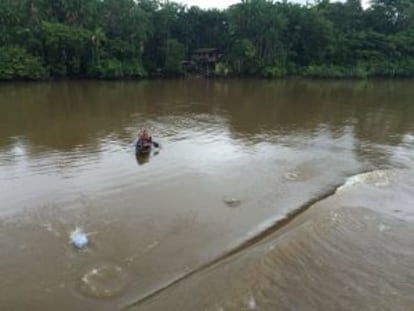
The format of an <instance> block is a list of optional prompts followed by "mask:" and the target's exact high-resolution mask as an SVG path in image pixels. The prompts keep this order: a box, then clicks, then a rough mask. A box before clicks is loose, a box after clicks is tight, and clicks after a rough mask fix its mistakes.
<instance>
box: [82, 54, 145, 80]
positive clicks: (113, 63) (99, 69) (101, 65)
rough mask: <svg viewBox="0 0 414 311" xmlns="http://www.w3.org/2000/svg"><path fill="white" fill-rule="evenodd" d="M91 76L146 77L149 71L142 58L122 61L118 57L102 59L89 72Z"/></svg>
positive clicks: (109, 77)
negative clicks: (145, 68)
mask: <svg viewBox="0 0 414 311" xmlns="http://www.w3.org/2000/svg"><path fill="white" fill-rule="evenodd" d="M89 76H90V77H96V78H100V79H119V78H144V77H146V76H147V73H146V72H145V70H144V67H143V66H142V63H141V60H138V59H133V60H130V61H120V60H118V59H114V58H112V59H101V60H100V61H99V62H98V63H97V64H96V65H95V66H93V67H92V68H91V71H90V72H89Z"/></svg>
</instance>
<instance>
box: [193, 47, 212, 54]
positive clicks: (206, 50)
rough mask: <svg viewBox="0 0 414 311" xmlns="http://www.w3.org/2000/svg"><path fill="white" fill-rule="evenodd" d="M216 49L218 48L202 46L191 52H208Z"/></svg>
mask: <svg viewBox="0 0 414 311" xmlns="http://www.w3.org/2000/svg"><path fill="white" fill-rule="evenodd" d="M216 51H218V48H202V49H197V50H194V51H193V53H194V54H199V53H210V52H216Z"/></svg>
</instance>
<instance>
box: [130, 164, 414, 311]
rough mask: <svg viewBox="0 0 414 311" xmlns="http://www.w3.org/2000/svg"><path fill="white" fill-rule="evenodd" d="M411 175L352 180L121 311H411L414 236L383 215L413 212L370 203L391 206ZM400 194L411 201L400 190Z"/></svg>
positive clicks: (386, 173) (401, 223) (395, 172)
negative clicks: (218, 258)
mask: <svg viewBox="0 0 414 311" xmlns="http://www.w3.org/2000/svg"><path fill="white" fill-rule="evenodd" d="M413 176H414V174H413V171H412V170H380V171H373V172H367V173H363V174H358V175H355V176H352V177H350V178H349V179H348V180H347V181H346V182H345V183H344V184H343V185H342V186H340V187H338V188H337V189H336V191H333V192H332V195H330V196H329V197H327V198H324V199H322V200H320V201H318V202H315V204H312V205H311V206H309V207H308V208H306V209H303V210H302V211H301V213H300V214H295V215H293V216H292V217H293V218H291V219H289V221H288V222H285V223H284V226H282V227H280V226H278V227H273V229H272V230H267V231H265V233H266V234H261V235H260V238H257V239H254V243H250V244H249V245H245V246H244V247H241V248H239V249H238V250H235V251H233V252H231V254H229V255H228V256H225V257H223V258H221V259H220V260H218V261H215V262H214V263H213V264H211V265H207V266H206V267H204V268H202V269H200V270H198V271H197V273H191V274H189V275H188V276H187V277H183V278H182V279H181V280H180V281H177V282H173V283H172V284H170V285H169V286H166V287H165V288H164V289H163V290H160V291H157V292H155V293H154V294H152V295H151V296H149V297H148V298H145V299H141V300H140V301H139V302H135V303H133V304H131V305H130V306H129V307H126V308H125V309H126V310H144V311H145V310H164V309H165V310H166V309H168V310H344V311H345V310H350V309H360V310H379V309H381V310H409V308H410V307H411V306H412V305H414V298H413V297H412V295H411V294H410V293H412V292H414V283H413V282H407V280H412V279H414V230H413V227H412V225H410V224H409V223H407V222H406V221H407V219H405V220H400V219H399V218H395V217H390V216H386V215H385V214H384V212H391V213H392V211H394V212H393V216H396V213H395V209H396V208H397V206H398V209H399V210H405V211H406V212H407V214H406V216H408V215H409V214H410V213H412V212H413V211H412V207H411V206H412V205H410V206H407V205H406V203H407V202H406V201H405V200H404V199H403V200H400V201H394V204H392V207H390V206H388V205H387V204H380V205H377V204H375V201H373V199H372V196H376V197H377V200H376V201H377V202H387V203H389V202H390V201H389V200H390V198H394V195H395V189H394V188H395V187H396V188H398V187H401V186H402V185H407V183H408V184H409V185H408V186H411V185H410V183H411V180H412V177H413ZM411 189H412V188H411ZM400 194H401V195H402V196H409V199H410V200H411V202H413V200H414V196H413V194H412V193H411V192H409V193H408V192H407V193H406V192H405V190H404V187H403V190H401V192H400ZM366 197H369V200H366V199H364V198H366ZM410 209H411V210H410ZM398 216H399V217H401V214H399V215H398ZM389 262H393V264H392V265H391V266H390V265H389ZM178 301H179V302H178Z"/></svg>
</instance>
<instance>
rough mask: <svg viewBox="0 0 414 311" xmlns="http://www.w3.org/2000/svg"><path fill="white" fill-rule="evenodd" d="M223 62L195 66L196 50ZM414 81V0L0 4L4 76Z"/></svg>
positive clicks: (40, 0) (44, 0)
mask: <svg viewBox="0 0 414 311" xmlns="http://www.w3.org/2000/svg"><path fill="white" fill-rule="evenodd" d="M200 48H216V49H218V51H220V58H219V59H216V60H214V61H212V62H209V61H208V60H205V61H204V62H201V63H200V62H198V63H195V64H194V63H193V62H191V61H189V62H183V60H191V55H192V53H193V51H195V50H197V49H200ZM188 70H190V71H192V72H195V73H208V74H211V75H214V76H255V77H267V78H274V77H283V76H287V75H295V76H313V77H337V78H341V77H358V78H366V77H370V76H383V77H407V76H408V77H413V76H414V1H412V0H371V6H370V7H369V8H367V9H363V8H362V7H361V3H360V1H359V0H347V1H346V2H345V3H340V2H330V1H329V0H315V4H314V5H306V6H304V5H299V4H292V3H289V2H287V1H281V2H275V1H271V0H242V1H241V2H240V3H238V4H236V5H233V6H231V7H229V8H228V9H226V10H224V11H219V10H202V9H200V8H198V7H186V6H184V5H181V4H177V3H175V2H169V1H159V0H0V80H19V79H23V80H27V79H31V80H38V79H46V78H91V79H96V78H98V79H117V78H133V79H139V78H145V77H153V76H158V77H160V76H161V77H169V76H182V75H184V74H185V73H186V72H188Z"/></svg>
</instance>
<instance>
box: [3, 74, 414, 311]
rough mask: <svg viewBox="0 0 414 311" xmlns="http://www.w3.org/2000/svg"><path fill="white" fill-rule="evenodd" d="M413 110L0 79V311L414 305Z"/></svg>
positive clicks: (296, 91) (283, 89) (338, 85)
mask: <svg viewBox="0 0 414 311" xmlns="http://www.w3.org/2000/svg"><path fill="white" fill-rule="evenodd" d="M413 103H414V81H413V80H402V81H382V80H378V81H309V80H295V79H292V80H281V81H265V80H229V81H227V80H223V81H221V80H218V81H214V80H203V79H194V80H178V81H142V82H133V81H126V82H94V81H79V82H78V81H70V82H53V83H29V84H25V83H17V84H1V85H0V310H16V311H23V310H24V311H26V310H33V311H37V310H42V311H43V310H60V311H65V310H71V311H74V310H75V311H76V310H103V311H106V310H108V311H113V310H137V311H140V310H157V311H158V310H168V311H169V310H177V311H178V310H189V311H194V310H216V311H225V310H292V311H297V310H305V311H308V310H344V311H348V310H392V311H395V310H401V311H406V310H407V311H411V310H414V104H413ZM144 127H145V128H148V129H150V131H151V133H152V135H153V139H154V140H155V141H157V142H159V143H160V144H161V148H159V149H154V150H153V151H152V152H151V154H150V155H149V156H147V157H138V158H137V157H136V156H135V149H134V142H135V139H136V135H137V132H138V131H139V130H140V129H142V128H144ZM76 228H81V229H82V230H84V232H86V233H87V235H88V239H89V244H88V247H87V248H85V249H83V250H78V249H76V248H75V247H73V245H72V244H71V243H70V234H71V232H72V231H73V230H75V229H76Z"/></svg>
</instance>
